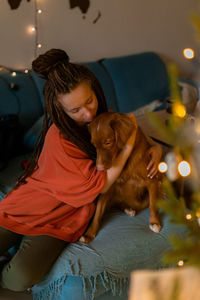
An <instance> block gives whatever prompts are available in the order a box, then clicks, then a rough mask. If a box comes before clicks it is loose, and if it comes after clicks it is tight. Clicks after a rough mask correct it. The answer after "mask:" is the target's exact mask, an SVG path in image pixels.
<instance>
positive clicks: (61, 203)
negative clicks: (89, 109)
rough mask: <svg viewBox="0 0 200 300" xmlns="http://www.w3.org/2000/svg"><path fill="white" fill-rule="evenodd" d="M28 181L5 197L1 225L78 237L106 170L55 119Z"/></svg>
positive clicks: (26, 231)
mask: <svg viewBox="0 0 200 300" xmlns="http://www.w3.org/2000/svg"><path fill="white" fill-rule="evenodd" d="M38 165H39V168H38V169H37V170H36V171H34V173H33V174H32V175H31V177H29V178H27V183H26V184H24V185H21V186H20V187H19V188H18V189H16V190H13V191H12V192H11V193H10V194H8V195H7V196H6V197H5V198H4V199H3V200H2V201H1V202H0V226H2V227H4V228H7V229H9V230H11V231H14V232H17V233H19V234H23V235H50V236H53V237H56V238H59V239H62V240H65V241H67V242H75V241H76V240H77V239H78V238H79V237H80V236H81V235H82V234H83V233H84V231H85V230H86V228H87V225H88V223H89V221H90V219H91V218H92V216H93V214H94V210H95V203H94V200H95V198H96V197H97V196H98V194H99V192H100V190H101V189H102V187H103V186H104V183H105V179H106V172H102V171H97V169H96V166H95V164H94V162H93V161H92V160H90V159H88V158H87V155H86V154H85V153H84V152H83V151H81V150H80V149H79V148H78V147H77V146H75V145H74V144H72V143H71V142H69V141H67V140H66V139H64V137H63V136H62V134H60V132H59V130H58V129H57V127H56V126H55V125H54V124H53V125H51V127H50V128H49V130H48V132H47V135H46V138H45V143H44V147H43V150H42V152H41V155H40V158H39V161H38Z"/></svg>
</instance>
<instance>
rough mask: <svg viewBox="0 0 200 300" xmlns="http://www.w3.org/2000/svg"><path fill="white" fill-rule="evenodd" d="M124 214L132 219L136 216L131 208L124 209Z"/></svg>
mask: <svg viewBox="0 0 200 300" xmlns="http://www.w3.org/2000/svg"><path fill="white" fill-rule="evenodd" d="M124 212H125V213H126V214H127V215H129V216H130V217H134V216H135V215H136V211H135V210H134V209H132V208H125V209H124Z"/></svg>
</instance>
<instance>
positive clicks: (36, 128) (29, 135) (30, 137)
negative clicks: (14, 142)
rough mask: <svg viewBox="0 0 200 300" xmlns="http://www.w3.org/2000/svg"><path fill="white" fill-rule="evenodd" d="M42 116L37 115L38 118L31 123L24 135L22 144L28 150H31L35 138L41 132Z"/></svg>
mask: <svg viewBox="0 0 200 300" xmlns="http://www.w3.org/2000/svg"><path fill="white" fill-rule="evenodd" d="M43 118H44V115H42V116H41V117H39V119H37V121H36V122H35V123H34V124H33V126H32V127H31V128H30V129H29V130H28V131H27V132H26V134H25V135H24V145H25V147H26V148H27V149H28V150H30V151H31V150H33V148H34V146H35V143H36V141H37V138H38V136H39V134H40V132H41V129H42V122H43Z"/></svg>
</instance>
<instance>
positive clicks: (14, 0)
mask: <svg viewBox="0 0 200 300" xmlns="http://www.w3.org/2000/svg"><path fill="white" fill-rule="evenodd" d="M21 1H22V0H8V4H9V5H10V8H11V9H17V8H18V7H19V6H20V3H21ZM30 1H31V0H27V2H30Z"/></svg>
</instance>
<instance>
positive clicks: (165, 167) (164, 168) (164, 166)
mask: <svg viewBox="0 0 200 300" xmlns="http://www.w3.org/2000/svg"><path fill="white" fill-rule="evenodd" d="M158 170H159V172H160V173H165V172H167V170H168V165H167V164H166V163H165V162H163V161H162V162H160V163H159V165H158Z"/></svg>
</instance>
